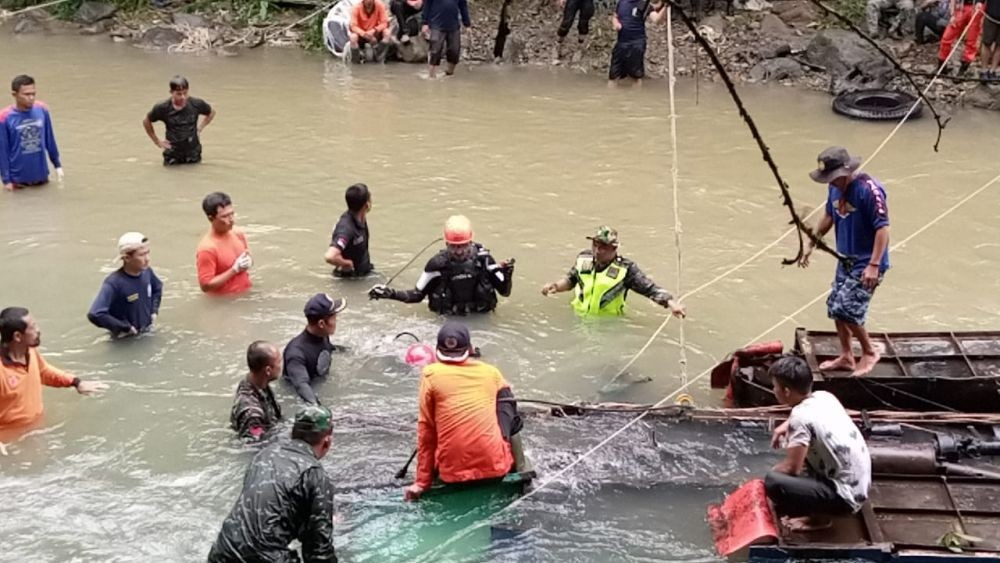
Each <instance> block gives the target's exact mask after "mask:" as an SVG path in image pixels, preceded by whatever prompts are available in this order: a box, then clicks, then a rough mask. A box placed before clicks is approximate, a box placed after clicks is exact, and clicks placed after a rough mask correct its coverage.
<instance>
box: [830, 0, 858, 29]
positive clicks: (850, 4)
mask: <svg viewBox="0 0 1000 563" xmlns="http://www.w3.org/2000/svg"><path fill="white" fill-rule="evenodd" d="M865 4H866V2H865V0H837V2H836V3H834V4H833V6H832V7H833V9H834V10H837V11H838V12H840V13H841V14H844V15H845V16H847V17H848V18H849V19H850V20H851V22H853V23H854V25H858V26H861V27H862V29H863V28H864V25H865ZM828 5H829V4H828ZM827 19H831V20H832V19H833V18H832V17H830V16H827ZM830 23H831V24H833V26H836V25H838V24H839V23H840V22H837V21H835V20H834V21H832V22H830Z"/></svg>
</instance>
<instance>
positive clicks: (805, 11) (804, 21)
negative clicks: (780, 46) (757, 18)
mask: <svg viewBox="0 0 1000 563" xmlns="http://www.w3.org/2000/svg"><path fill="white" fill-rule="evenodd" d="M772 11H773V12H774V14H775V15H777V16H778V17H779V18H781V21H783V22H785V23H787V24H788V25H793V26H795V27H805V26H807V25H809V24H810V23H812V22H814V21H816V20H817V19H819V14H818V13H817V12H816V8H815V6H813V4H812V3H811V2H809V0H797V1H796V0H786V1H784V2H777V3H776V5H775V6H774V9H773V10H772Z"/></svg>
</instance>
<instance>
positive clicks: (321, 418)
mask: <svg viewBox="0 0 1000 563" xmlns="http://www.w3.org/2000/svg"><path fill="white" fill-rule="evenodd" d="M294 428H295V429H298V430H305V431H311V432H325V431H327V430H330V429H332V428H333V413H331V412H330V409H328V408H326V407H324V406H323V405H306V406H305V407H302V409H301V410H299V412H297V413H295V426H294Z"/></svg>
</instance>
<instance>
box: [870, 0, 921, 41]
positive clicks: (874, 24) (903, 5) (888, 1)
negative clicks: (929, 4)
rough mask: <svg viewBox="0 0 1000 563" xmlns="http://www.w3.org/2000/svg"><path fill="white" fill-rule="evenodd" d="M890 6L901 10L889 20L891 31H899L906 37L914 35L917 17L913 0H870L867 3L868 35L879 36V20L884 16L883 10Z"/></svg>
mask: <svg viewBox="0 0 1000 563" xmlns="http://www.w3.org/2000/svg"><path fill="white" fill-rule="evenodd" d="M889 8H896V9H898V10H899V13H898V14H897V15H896V16H895V17H894V18H893V19H892V21H891V22H889V33H899V34H901V35H903V36H906V37H909V36H911V35H913V22H914V18H915V17H916V11H915V10H914V8H913V0H868V3H867V4H866V5H865V19H866V20H867V22H868V35H871V36H872V37H878V34H879V28H878V21H879V19H880V18H881V16H882V11H883V10H887V9H889Z"/></svg>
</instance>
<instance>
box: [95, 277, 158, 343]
mask: <svg viewBox="0 0 1000 563" xmlns="http://www.w3.org/2000/svg"><path fill="white" fill-rule="evenodd" d="M162 297H163V282H161V281H160V278H158V277H156V274H155V273H154V272H153V269H152V268H147V269H145V270H143V272H142V273H141V274H139V275H138V276H131V275H129V274H127V273H125V270H124V269H121V268H119V269H118V270H117V271H115V272H113V273H111V274H110V275H109V276H108V277H107V278H105V279H104V283H103V284H102V285H101V292H100V293H98V294H97V298H96V299H94V304H93V305H91V306H90V312H89V313H87V319H89V320H90V322H92V323H94V324H95V325H97V326H99V327H101V328H104V329H107V330H110V331H111V334H112V335H114V336H118V335H119V334H122V333H127V332H128V331H129V330H130V329H131V328H132V327H135V328H136V330H138V331H139V332H142V331H144V330H148V329H149V327H150V326H152V324H153V315H155V314H157V313H158V312H159V310H160V299H161V298H162Z"/></svg>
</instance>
